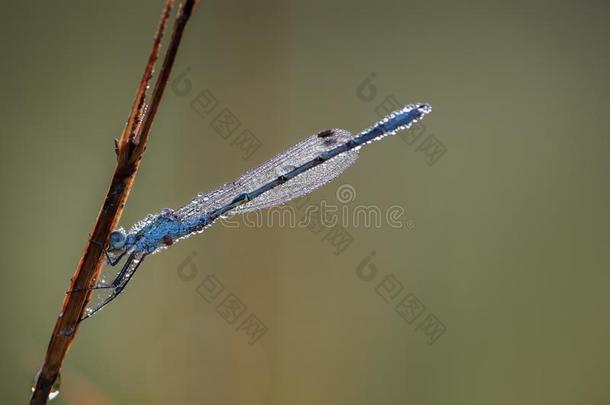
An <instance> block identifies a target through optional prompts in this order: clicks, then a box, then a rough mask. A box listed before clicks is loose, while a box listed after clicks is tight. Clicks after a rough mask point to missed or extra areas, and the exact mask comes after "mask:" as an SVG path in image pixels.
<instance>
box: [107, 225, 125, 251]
mask: <svg viewBox="0 0 610 405" xmlns="http://www.w3.org/2000/svg"><path fill="white" fill-rule="evenodd" d="M126 239H127V235H126V234H125V230H124V229H123V228H120V229H117V230H116V231H112V232H111V233H110V236H109V237H108V249H110V250H115V249H121V248H122V247H123V246H125V240H126Z"/></svg>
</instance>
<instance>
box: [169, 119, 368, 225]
mask: <svg viewBox="0 0 610 405" xmlns="http://www.w3.org/2000/svg"><path fill="white" fill-rule="evenodd" d="M351 138H352V134H351V133H350V132H348V131H346V130H343V129H329V130H325V131H322V132H320V133H318V134H316V135H312V136H310V137H309V138H307V139H305V140H304V141H302V142H300V143H298V144H296V145H295V146H293V147H292V148H290V149H288V150H286V151H285V152H283V153H281V154H279V155H277V156H275V157H273V158H271V159H269V160H268V161H266V162H265V163H263V164H261V165H260V166H258V167H256V168H254V169H252V170H250V171H248V172H247V173H246V174H244V175H243V176H241V177H240V178H238V179H237V180H235V181H234V182H233V183H227V184H225V185H223V186H222V187H220V188H218V189H216V190H214V191H212V192H209V193H205V194H199V195H198V196H197V197H195V198H194V199H193V200H192V201H191V202H190V203H189V204H187V205H186V206H184V207H183V208H181V209H179V210H177V211H176V212H175V214H176V215H177V216H178V217H179V218H184V219H186V218H192V217H195V216H200V215H202V214H206V213H209V212H210V211H212V210H214V209H217V208H220V207H223V206H225V205H227V204H230V203H231V201H233V199H234V198H235V197H237V196H238V195H240V194H243V193H248V192H252V191H254V190H256V189H258V188H260V187H261V186H263V185H265V184H267V183H268V182H270V181H273V180H274V179H276V178H277V177H279V176H281V175H283V174H286V173H288V172H289V171H291V170H292V169H294V168H295V167H298V166H300V165H302V164H304V163H306V162H308V161H310V160H313V159H315V158H316V157H317V156H319V155H320V154H321V153H323V152H325V151H328V150H332V149H334V148H336V147H337V146H339V145H341V144H343V143H345V142H347V141H348V140H350V139H351ZM357 158H358V151H356V150H351V151H348V152H345V153H342V154H340V155H338V156H336V157H334V158H333V159H330V160H329V161H327V162H324V163H322V164H320V165H319V166H316V167H314V168H313V169H311V170H308V171H307V172H304V173H302V174H300V175H299V176H297V177H295V178H294V179H291V180H288V181H287V182H286V183H284V184H282V185H279V186H277V187H275V188H273V189H272V190H269V191H267V192H266V193H264V194H262V195H260V196H259V197H257V198H255V199H253V200H252V201H250V202H248V203H246V204H244V205H241V206H238V207H236V208H235V209H234V210H233V211H232V212H231V213H234V214H235V213H243V212H249V211H254V210H258V209H262V208H268V207H272V206H276V205H281V204H285V203H286V202H288V201H290V200H292V199H295V198H298V197H301V196H304V195H305V194H307V193H310V192H311V191H313V190H315V189H317V188H318V187H321V186H322V185H324V184H326V183H328V182H329V181H331V180H332V179H334V178H335V177H337V176H338V175H339V174H341V173H342V172H343V171H345V170H346V169H347V168H348V167H349V166H351V165H352V164H353V163H354V162H355V161H356V159H357Z"/></svg>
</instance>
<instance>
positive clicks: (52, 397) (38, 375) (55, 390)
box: [32, 370, 61, 401]
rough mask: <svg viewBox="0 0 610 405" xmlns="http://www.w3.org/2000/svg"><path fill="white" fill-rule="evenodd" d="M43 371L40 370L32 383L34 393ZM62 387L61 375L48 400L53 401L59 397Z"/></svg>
mask: <svg viewBox="0 0 610 405" xmlns="http://www.w3.org/2000/svg"><path fill="white" fill-rule="evenodd" d="M40 372H41V370H38V372H37V373H36V375H35V376H34V381H33V382H32V392H34V390H35V389H36V382H37V381H38V377H40ZM60 386H61V374H57V378H56V379H55V382H54V383H53V386H52V387H51V391H50V392H49V396H48V398H47V399H48V400H49V401H52V400H54V399H55V398H57V396H58V395H59V388H60Z"/></svg>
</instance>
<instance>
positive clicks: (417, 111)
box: [375, 103, 432, 135]
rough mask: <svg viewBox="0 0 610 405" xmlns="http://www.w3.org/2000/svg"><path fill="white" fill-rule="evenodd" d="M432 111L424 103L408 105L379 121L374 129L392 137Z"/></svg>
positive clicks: (428, 105)
mask: <svg viewBox="0 0 610 405" xmlns="http://www.w3.org/2000/svg"><path fill="white" fill-rule="evenodd" d="M431 111H432V106H430V104H426V103H417V104H409V105H406V106H404V107H403V108H401V109H400V110H396V111H394V112H392V113H391V114H389V115H388V116H386V117H385V118H384V119H382V120H381V121H379V122H378V123H377V125H376V126H375V127H379V128H381V130H382V131H383V132H384V134H386V135H394V134H396V133H397V132H400V131H402V130H404V129H408V128H409V127H410V126H411V125H412V124H414V123H416V122H417V121H419V120H420V119H422V118H423V117H424V116H425V115H426V114H429V113H430V112H431Z"/></svg>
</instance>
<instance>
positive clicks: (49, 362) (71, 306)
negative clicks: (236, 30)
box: [30, 0, 196, 405]
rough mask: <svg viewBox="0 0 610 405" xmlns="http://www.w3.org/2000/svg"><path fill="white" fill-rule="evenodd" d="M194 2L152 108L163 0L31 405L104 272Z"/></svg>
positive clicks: (183, 16) (177, 30)
mask: <svg viewBox="0 0 610 405" xmlns="http://www.w3.org/2000/svg"><path fill="white" fill-rule="evenodd" d="M195 2H196V0H185V1H184V4H181V5H180V6H179V8H178V14H177V16H176V21H175V22H174V27H173V32H172V37H171V39H170V42H169V46H168V49H167V51H166V53H165V58H164V60H163V65H162V67H161V70H160V71H159V75H158V77H157V79H156V82H155V87H154V89H153V93H152V95H151V99H150V105H149V106H148V108H147V109H146V108H145V98H146V89H147V87H148V84H149V83H150V80H151V77H152V74H153V70H154V66H155V64H156V61H157V58H158V55H159V49H160V47H161V39H162V37H163V32H164V31H165V27H166V24H167V21H168V19H169V17H170V13H171V10H172V7H173V4H174V0H166V2H165V7H164V9H163V13H162V16H161V21H160V23H159V27H158V29H157V33H156V34H155V37H154V41H153V47H152V51H151V53H150V56H149V58H148V63H147V64H146V68H145V69H144V74H143V75H142V79H141V81H140V85H139V87H138V90H137V92H136V96H135V99H134V102H133V105H132V108H131V112H130V114H129V118H128V120H127V123H126V125H125V129H124V130H123V133H122V134H121V137H120V139H119V140H118V141H116V142H115V150H116V152H117V165H116V168H115V171H114V175H113V176H112V181H111V183H110V187H109V189H108V192H107V194H106V197H105V199H104V203H103V204H102V208H101V210H100V212H99V214H98V216H97V220H96V223H95V226H94V227H93V232H92V233H91V235H90V238H89V240H88V242H87V244H86V245H85V251H84V253H83V256H82V257H81V259H80V262H79V263H78V266H77V268H76V272H75V273H74V275H73V277H72V279H71V283H70V289H69V291H70V292H69V293H67V294H66V296H65V297H64V300H63V303H62V306H61V312H60V314H59V317H58V318H57V321H56V323H55V327H54V329H53V333H52V335H51V340H50V342H49V346H48V348H47V352H46V355H45V359H44V363H43V366H42V369H41V371H40V375H39V377H38V381H37V382H36V387H35V389H34V392H33V394H32V397H31V399H30V405H42V404H46V403H47V398H48V395H49V392H50V391H51V387H52V386H53V383H54V382H55V379H56V378H57V376H58V374H59V370H60V368H61V365H62V363H63V360H64V358H65V355H66V353H67V351H68V349H69V348H70V345H71V344H72V342H73V340H74V338H75V336H76V331H77V330H78V326H79V322H80V320H81V318H82V315H83V312H84V310H85V307H86V305H87V303H88V302H89V300H90V298H91V289H90V288H91V287H93V286H95V285H96V283H97V280H98V278H99V275H100V272H101V269H102V264H103V258H104V257H103V253H104V250H105V249H106V246H107V243H108V242H107V241H108V235H109V234H110V232H111V231H112V230H113V229H114V228H115V227H116V225H117V224H118V222H119V219H120V217H121V214H122V213H123V207H124V206H125V202H126V201H127V197H128V196H129V192H130V191H131V187H132V184H133V181H134V178H135V176H136V173H137V171H138V168H139V166H140V160H141V158H142V154H143V153H144V150H145V149H146V143H147V140H148V135H149V133H150V129H151V128H152V123H153V120H154V118H155V114H156V112H157V109H158V107H159V103H160V101H161V97H162V95H163V90H164V89H165V86H166V84H167V80H168V78H169V74H170V72H171V69H172V66H173V64H174V60H175V58H176V53H177V51H178V46H179V45H180V40H181V38H182V34H183V33H184V29H185V27H186V24H187V22H188V20H189V17H190V16H191V13H192V11H193V7H194V5H195ZM100 242H101V243H100Z"/></svg>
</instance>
